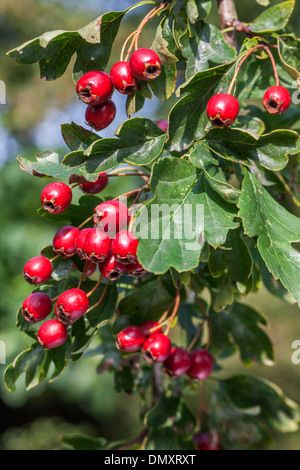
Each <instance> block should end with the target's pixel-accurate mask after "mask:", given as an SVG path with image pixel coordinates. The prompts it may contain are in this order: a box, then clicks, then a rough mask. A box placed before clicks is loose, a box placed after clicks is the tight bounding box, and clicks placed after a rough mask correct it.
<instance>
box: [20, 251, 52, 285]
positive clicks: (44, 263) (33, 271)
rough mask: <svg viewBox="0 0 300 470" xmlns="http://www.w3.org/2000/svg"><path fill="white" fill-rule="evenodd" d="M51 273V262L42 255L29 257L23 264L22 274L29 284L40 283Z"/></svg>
mask: <svg viewBox="0 0 300 470" xmlns="http://www.w3.org/2000/svg"><path fill="white" fill-rule="evenodd" d="M51 274H52V264H51V261H49V260H48V258H45V257H44V256H35V257H34V258H31V259H30V260H29V261H27V263H26V264H25V266H24V270H23V275H24V279H25V281H27V282H29V284H42V283H43V282H46V281H47V280H48V279H49V277H50V276H51Z"/></svg>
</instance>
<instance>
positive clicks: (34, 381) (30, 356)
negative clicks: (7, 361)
mask: <svg viewBox="0 0 300 470" xmlns="http://www.w3.org/2000/svg"><path fill="white" fill-rule="evenodd" d="M49 366H50V360H49V355H48V354H47V351H45V350H44V349H43V348H42V346H41V345H40V344H39V343H35V344H33V345H31V346H30V347H29V348H28V349H26V350H25V351H23V352H22V353H21V354H19V356H18V357H16V359H15V360H14V362H13V363H12V364H11V365H9V366H8V367H7V369H6V371H5V373H4V381H5V385H6V387H7V389H8V390H9V391H10V392H14V391H15V389H16V381H17V380H18V378H19V377H20V375H21V374H23V373H25V383H26V390H30V389H31V388H33V387H36V386H37V385H39V384H40V383H41V382H42V381H43V380H44V379H45V377H46V375H47V372H48V369H49Z"/></svg>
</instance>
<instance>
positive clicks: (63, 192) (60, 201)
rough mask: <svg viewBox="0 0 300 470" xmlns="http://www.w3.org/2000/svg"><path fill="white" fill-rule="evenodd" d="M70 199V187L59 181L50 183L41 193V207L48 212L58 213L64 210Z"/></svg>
mask: <svg viewBox="0 0 300 470" xmlns="http://www.w3.org/2000/svg"><path fill="white" fill-rule="evenodd" d="M71 201H72V190H71V188H70V187H69V186H68V185H67V184H65V183H62V182H60V181H56V182H55V183H50V184H48V185H47V186H45V188H44V189H43V191H42V193H41V203H42V205H43V208H44V209H45V210H46V211H48V212H50V214H59V213H60V212H63V211H64V210H66V209H67V208H68V207H69V205H70V204H71Z"/></svg>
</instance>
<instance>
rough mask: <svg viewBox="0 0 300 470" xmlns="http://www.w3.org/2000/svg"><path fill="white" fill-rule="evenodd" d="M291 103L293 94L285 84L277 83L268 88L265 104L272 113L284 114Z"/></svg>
mask: <svg viewBox="0 0 300 470" xmlns="http://www.w3.org/2000/svg"><path fill="white" fill-rule="evenodd" d="M290 104H291V96H290V94H289V92H288V90H287V89H286V88H285V87H284V86H280V85H275V86H271V87H270V88H268V89H267V91H266V92H265V94H264V97H263V105H264V107H265V109H266V110H267V111H268V113H270V114H282V113H284V112H285V111H286V110H287V109H288V108H289V106H290Z"/></svg>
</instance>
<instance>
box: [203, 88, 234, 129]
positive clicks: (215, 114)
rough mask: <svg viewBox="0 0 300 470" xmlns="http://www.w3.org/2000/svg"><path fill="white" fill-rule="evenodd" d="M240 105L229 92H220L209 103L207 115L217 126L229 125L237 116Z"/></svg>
mask: <svg viewBox="0 0 300 470" xmlns="http://www.w3.org/2000/svg"><path fill="white" fill-rule="evenodd" d="M239 109H240V105H239V102H238V100H237V99H236V98H235V97H234V96H232V95H228V94H227V93H219V94H218V95H214V96H212V97H211V98H210V100H209V101H208V103H207V108H206V111H207V117H208V119H209V120H210V122H211V123H212V125H213V126H215V127H220V128H222V127H228V126H230V125H231V124H232V123H233V121H234V120H235V119H236V118H237V116H238V114H239Z"/></svg>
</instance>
